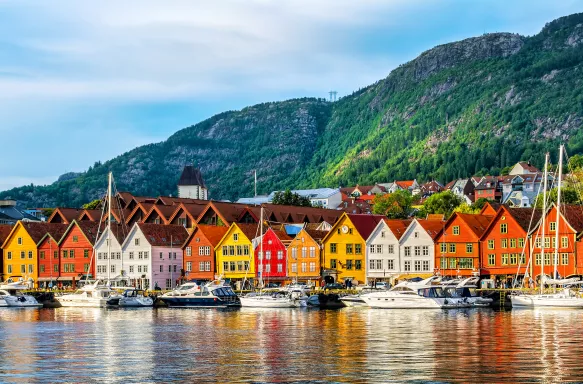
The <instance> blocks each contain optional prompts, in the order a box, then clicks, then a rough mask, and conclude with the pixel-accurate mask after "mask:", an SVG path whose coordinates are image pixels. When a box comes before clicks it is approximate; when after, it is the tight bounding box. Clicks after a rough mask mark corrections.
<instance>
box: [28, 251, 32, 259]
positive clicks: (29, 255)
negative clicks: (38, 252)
mask: <svg viewBox="0 0 583 384" xmlns="http://www.w3.org/2000/svg"><path fill="white" fill-rule="evenodd" d="M28 258H29V259H32V251H28Z"/></svg>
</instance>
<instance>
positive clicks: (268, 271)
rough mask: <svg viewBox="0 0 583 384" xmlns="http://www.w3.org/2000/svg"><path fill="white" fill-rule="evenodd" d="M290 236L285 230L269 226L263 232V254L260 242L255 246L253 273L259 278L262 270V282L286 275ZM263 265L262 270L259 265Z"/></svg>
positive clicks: (277, 279)
mask: <svg viewBox="0 0 583 384" xmlns="http://www.w3.org/2000/svg"><path fill="white" fill-rule="evenodd" d="M291 241H292V238H291V237H290V236H288V235H287V233H285V231H280V230H277V231H276V230H273V229H271V228H269V229H268V230H267V232H265V233H264V234H263V238H262V239H261V242H262V243H263V255H262V254H261V244H257V245H256V247H255V274H256V277H257V278H259V273H260V272H261V271H262V278H263V281H264V283H267V282H269V281H283V280H285V279H286V277H287V246H288V245H289V244H290V243H291ZM261 265H263V270H261V269H260V266H261Z"/></svg>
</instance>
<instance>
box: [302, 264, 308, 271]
mask: <svg viewBox="0 0 583 384" xmlns="http://www.w3.org/2000/svg"><path fill="white" fill-rule="evenodd" d="M307 271H308V263H302V272H307Z"/></svg>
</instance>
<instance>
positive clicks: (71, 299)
mask: <svg viewBox="0 0 583 384" xmlns="http://www.w3.org/2000/svg"><path fill="white" fill-rule="evenodd" d="M116 295H118V294H117V292H116V291H114V290H113V289H111V288H110V287H109V286H106V285H104V284H102V282H101V280H96V281H95V282H94V283H93V284H86V285H84V286H83V287H82V288H81V289H78V290H77V291H75V292H74V293H68V294H63V295H60V296H56V295H55V301H57V302H58V303H59V304H60V305H61V307H93V308H99V307H105V306H106V305H107V302H108V301H109V300H110V299H111V298H112V297H115V296H116Z"/></svg>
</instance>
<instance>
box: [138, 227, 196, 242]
mask: <svg viewBox="0 0 583 384" xmlns="http://www.w3.org/2000/svg"><path fill="white" fill-rule="evenodd" d="M136 225H137V226H138V227H139V228H140V230H141V231H142V233H143V234H144V237H145V238H146V241H147V242H148V243H150V245H151V246H153V247H170V246H175V247H176V248H180V247H181V246H182V245H183V244H184V241H185V240H186V239H187V238H188V231H187V230H186V229H185V228H184V227H183V226H182V225H162V224H151V223H137V224H136Z"/></svg>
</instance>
